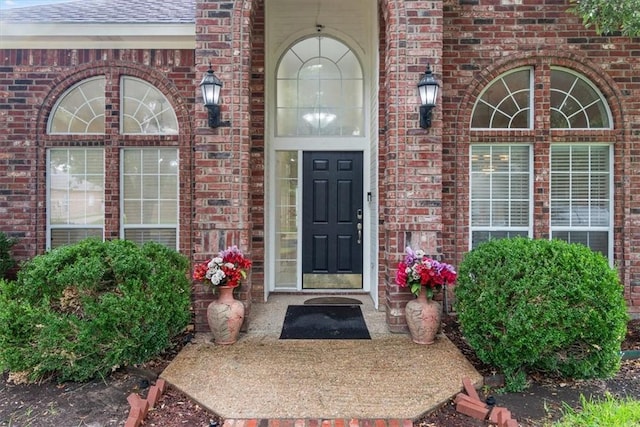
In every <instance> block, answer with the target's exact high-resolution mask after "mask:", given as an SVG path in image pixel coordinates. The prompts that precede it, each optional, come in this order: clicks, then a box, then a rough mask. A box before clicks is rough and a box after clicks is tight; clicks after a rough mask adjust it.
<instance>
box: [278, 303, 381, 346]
mask: <svg viewBox="0 0 640 427" xmlns="http://www.w3.org/2000/svg"><path fill="white" fill-rule="evenodd" d="M280 339H289V340H305V339H309V340H312V339H313V340H369V339H371V335H369V330H368V329H367V324H366V323H365V322H364V317H362V310H360V307H359V306H357V305H290V306H289V307H287V313H286V314H285V316H284V324H283V325H282V333H281V334H280Z"/></svg>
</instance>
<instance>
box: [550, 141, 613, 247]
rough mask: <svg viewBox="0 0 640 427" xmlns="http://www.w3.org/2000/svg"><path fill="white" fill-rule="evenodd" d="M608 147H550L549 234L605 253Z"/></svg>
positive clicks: (608, 221)
mask: <svg viewBox="0 0 640 427" xmlns="http://www.w3.org/2000/svg"><path fill="white" fill-rule="evenodd" d="M611 166H612V165H611V147H610V146H609V145H552V146H551V237H552V238H556V239H562V240H566V241H568V242H572V243H582V244H584V245H586V246H589V247H590V248H591V249H593V250H596V251H599V252H601V253H602V254H603V255H605V256H606V257H608V256H609V253H610V250H611V248H610V247H609V240H610V239H609V235H610V233H611V230H610V228H611V212H612V209H611V208H612V206H611V205H612V203H611V192H612V189H611V182H612V181H611V173H612V172H611Z"/></svg>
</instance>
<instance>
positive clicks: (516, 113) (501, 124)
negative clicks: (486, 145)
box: [471, 68, 532, 129]
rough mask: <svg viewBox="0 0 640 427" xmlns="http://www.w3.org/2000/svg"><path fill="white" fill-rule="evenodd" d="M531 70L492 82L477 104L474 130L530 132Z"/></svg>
mask: <svg viewBox="0 0 640 427" xmlns="http://www.w3.org/2000/svg"><path fill="white" fill-rule="evenodd" d="M531 100H532V96H531V70H530V69H529V68H525V69H519V70H515V71H510V72H508V73H505V74H503V75H501V76H499V77H498V78H496V79H495V80H494V81H492V82H491V83H490V84H489V85H488V86H487V87H486V88H485V90H484V92H483V93H482V95H481V96H480V98H479V99H478V100H477V101H476V105H475V106H474V109H473V114H472V117H471V127H472V128H505V129H523V128H524V129H529V128H531V118H530V117H531Z"/></svg>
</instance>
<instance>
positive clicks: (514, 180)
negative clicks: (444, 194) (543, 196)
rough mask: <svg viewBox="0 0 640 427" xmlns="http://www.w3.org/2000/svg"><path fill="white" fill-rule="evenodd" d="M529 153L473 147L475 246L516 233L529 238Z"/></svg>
mask: <svg viewBox="0 0 640 427" xmlns="http://www.w3.org/2000/svg"><path fill="white" fill-rule="evenodd" d="M529 153H530V148H529V147H528V146H518V145H474V146H472V147H471V171H472V173H471V175H470V180H471V183H470V184H471V214H470V217H471V228H472V230H471V233H472V245H476V244H478V243H479V242H481V241H483V240H486V239H488V238H496V237H498V236H507V235H511V234H513V233H515V234H517V235H525V236H526V235H528V234H529V229H530V219H529V218H530V207H529V206H530V187H531V174H530V172H529V167H530V162H529ZM483 228H484V230H483Z"/></svg>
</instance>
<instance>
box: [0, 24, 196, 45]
mask: <svg viewBox="0 0 640 427" xmlns="http://www.w3.org/2000/svg"><path fill="white" fill-rule="evenodd" d="M195 47H196V26H195V24H166V23H165V24H163V23H153V24H145V23H135V24H77V23H62V24H59V23H37V24H35V23H7V22H0V49H69V48H72V49H93V48H95V49H124V48H126V49H131V48H136V49H195Z"/></svg>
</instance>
